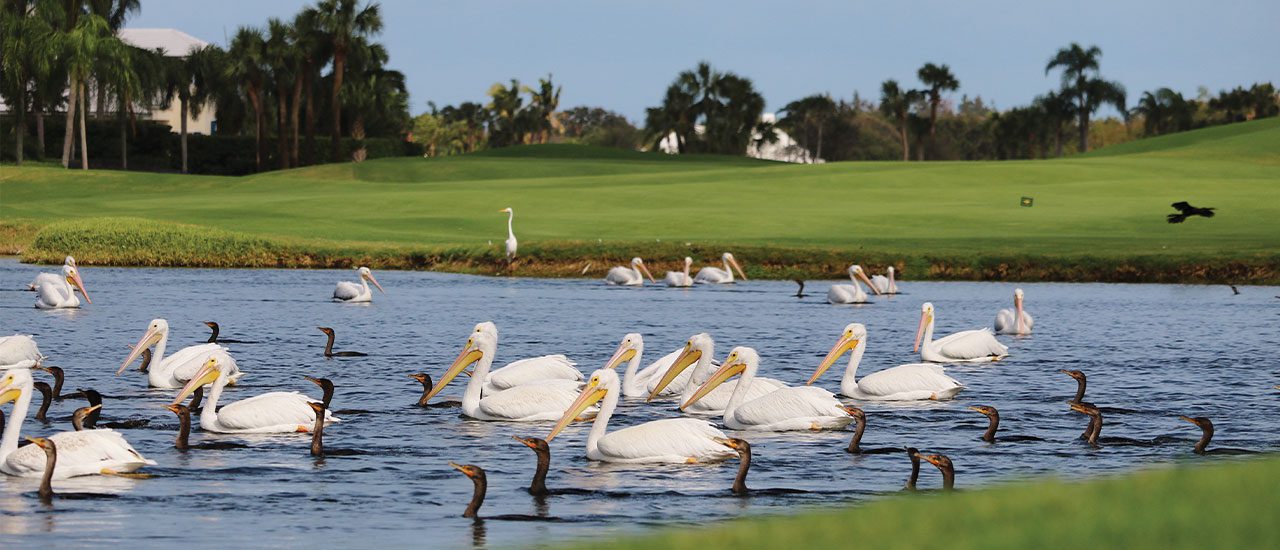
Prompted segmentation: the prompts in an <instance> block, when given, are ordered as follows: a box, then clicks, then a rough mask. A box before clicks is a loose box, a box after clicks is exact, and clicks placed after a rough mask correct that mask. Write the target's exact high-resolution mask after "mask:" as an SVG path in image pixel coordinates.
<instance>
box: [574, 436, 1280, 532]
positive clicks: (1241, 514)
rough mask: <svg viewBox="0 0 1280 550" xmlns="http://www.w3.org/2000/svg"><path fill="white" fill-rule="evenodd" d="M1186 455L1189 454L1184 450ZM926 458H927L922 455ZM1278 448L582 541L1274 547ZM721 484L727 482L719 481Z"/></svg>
mask: <svg viewBox="0 0 1280 550" xmlns="http://www.w3.org/2000/svg"><path fill="white" fill-rule="evenodd" d="M1189 460H1193V461H1195V459H1189ZM925 467H926V468H928V467H929V465H928V464H926V465H925ZM1278 476H1280V459H1276V458H1275V457H1271V458H1267V459H1261V460H1253V461H1249V462H1244V463H1233V464H1216V465H1207V464H1202V465H1197V466H1180V467H1176V468H1167V467H1166V468H1164V469H1158V470H1151V471H1146V472H1139V473H1135V474H1130V475H1127V476H1124V477H1118V478H1112V479H1102V480H1093V481H1088V482H1084V483H1063V482H1058V481H1043V482H1039V483H1029V484H1020V485H1012V486H1007V487H994V488H989V489H982V490H978V491H965V492H958V493H955V494H936V493H935V494H931V495H909V494H908V495H904V496H902V497H900V498H894V499H891V500H887V501H883V502H875V503H871V504H867V505H864V506H854V507H848V508H845V509H842V510H835V511H825V512H810V513H807V514H800V515H796V516H792V517H773V518H764V519H761V518H755V519H745V520H737V521H730V522H725V523H722V524H718V525H716V526H715V527H712V528H708V529H699V530H688V529H685V530H682V531H677V530H675V529H669V530H667V531H666V532H664V533H661V534H658V535H652V536H647V537H635V538H630V539H623V540H617V541H593V542H591V543H589V545H582V546H581V547H582V548H598V547H600V543H601V542H605V543H606V545H607V546H608V547H609V548H616V549H619V550H622V549H629V548H666V549H672V550H682V549H689V550H708V549H713V548H734V549H743V548H788V547H793V546H795V545H796V543H797V542H798V541H803V547H804V548H847V547H852V548H903V549H911V550H922V549H926V548H948V549H965V548H973V549H983V550H985V549H990V548H1074V549H1083V548H1276V547H1277V546H1280V524H1278V523H1276V521H1275V511H1276V510H1277V509H1278V508H1280V492H1277V491H1276V490H1275V480H1276V479H1277V477H1278ZM726 492H727V489H726Z"/></svg>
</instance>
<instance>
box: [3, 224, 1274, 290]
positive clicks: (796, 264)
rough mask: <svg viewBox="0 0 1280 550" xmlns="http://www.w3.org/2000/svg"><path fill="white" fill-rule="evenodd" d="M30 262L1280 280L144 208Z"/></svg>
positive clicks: (29, 238)
mask: <svg viewBox="0 0 1280 550" xmlns="http://www.w3.org/2000/svg"><path fill="white" fill-rule="evenodd" d="M5 250H8V251H13V252H20V253H21V255H22V260H23V261H24V262H29V263H59V262H61V261H62V258H63V257H64V256H66V255H68V254H70V255H73V256H75V257H76V258H77V260H78V261H79V262H81V263H82V264H84V265H113V266H130V267H222V268H241V267H243V268H265V267H275V268H350V267H355V266H360V265H365V266H368V267H370V268H372V269H400V270H432V271H445V272H454V273H470V274H480V275H516V276H525V277H561V278H570V277H585V278H595V277H602V276H603V274H604V272H605V271H607V270H608V268H610V267H612V266H614V265H620V264H624V263H626V261H627V260H629V259H630V258H631V257H632V256H635V255H639V256H640V257H642V258H645V259H646V261H647V262H648V263H649V264H650V268H651V270H653V271H654V272H656V273H658V274H659V275H660V274H661V272H662V271H663V270H665V269H672V270H674V269H677V268H678V264H679V262H680V260H682V259H683V258H684V257H685V256H691V257H693V258H694V259H695V261H696V263H698V264H699V265H707V264H717V263H718V259H719V256H720V254H721V253H722V252H724V251H725V250H732V251H733V252H734V255H735V256H737V257H738V258H739V259H740V260H742V261H743V262H744V264H745V265H744V267H746V269H747V275H748V276H749V277H751V278H758V279H839V278H842V277H844V276H845V269H847V267H848V265H849V263H850V262H853V261H857V262H859V263H860V264H861V265H863V267H864V268H867V269H868V270H870V271H871V272H873V273H878V272H881V271H883V270H884V269H885V268H886V267H887V266H890V265H892V266H894V268H895V269H896V270H897V271H898V272H899V274H900V277H901V278H902V279H903V280H908V281H910V280H935V281H1056V282H1130V283H1199V284H1268V285H1277V284H1280V254H1274V255H1256V256H1242V257H1237V258H1223V257H1210V256H1203V257H1190V256H1189V257H1174V256H1170V255H1135V256H1132V257H1128V258H1103V257H1094V256H1047V255H1045V256H1041V255H1026V254H1010V255H999V254H987V255H981V256H968V255H966V256H958V255H957V256H951V255H941V254H929V253H922V252H915V251H912V252H907V253H903V252H901V251H891V250H877V249H874V248H866V247H854V248H848V249H841V248H824V247H803V246H761V245H746V246H743V245H732V244H728V243H699V244H686V243H677V242H590V241H538V242H526V243H522V244H521V248H520V256H519V257H518V258H517V260H516V262H515V264H514V265H513V266H511V269H510V270H508V266H507V262H506V258H505V257H503V254H502V250H501V243H497V244H494V245H481V244H476V245H432V246H403V245H388V244H385V243H355V242H334V241H324V240H301V239H287V238H273V237H263V236H255V235H250V234H246V233H239V232H233V231H227V230H223V229H216V228H209V227H202V226H196V225H186V224H179V223H172V222H161V221H153V220H146V219H140V218H82V219H74V220H65V221H58V222H53V223H49V224H46V225H38V224H36V223H29V222H24V221H13V222H5V223H3V224H0V251H5Z"/></svg>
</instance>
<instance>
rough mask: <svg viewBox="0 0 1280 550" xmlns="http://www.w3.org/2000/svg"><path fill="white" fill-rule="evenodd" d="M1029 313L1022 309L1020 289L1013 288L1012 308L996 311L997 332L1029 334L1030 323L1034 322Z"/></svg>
mask: <svg viewBox="0 0 1280 550" xmlns="http://www.w3.org/2000/svg"><path fill="white" fill-rule="evenodd" d="M1035 322H1036V321H1035V319H1032V318H1031V314H1030V313H1027V312H1025V311H1023V310H1022V289H1021V288H1015V289H1013V309H1002V310H1000V312H999V313H996V333H997V334H1031V325H1033V324H1035Z"/></svg>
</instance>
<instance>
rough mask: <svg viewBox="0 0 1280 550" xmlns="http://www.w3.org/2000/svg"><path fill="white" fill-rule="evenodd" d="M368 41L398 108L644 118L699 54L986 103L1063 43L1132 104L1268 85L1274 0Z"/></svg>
mask: <svg viewBox="0 0 1280 550" xmlns="http://www.w3.org/2000/svg"><path fill="white" fill-rule="evenodd" d="M309 3H311V2H307V1H304V0H219V1H218V2H208V1H206V0H147V1H144V2H143V5H142V13H141V14H139V15H137V16H135V17H134V18H133V19H132V20H131V21H130V22H129V24H128V26H131V27H173V28H178V29H182V30H184V31H186V32H188V33H191V34H193V35H195V36H197V37H199V38H202V39H205V40H209V41H211V42H216V43H220V44H225V40H224V37H225V36H230V35H232V34H234V32H235V29H236V27H238V26H240V25H259V26H261V25H264V24H265V22H266V20H267V18H268V17H272V16H276V17H282V18H289V17H291V16H292V15H293V14H294V13H296V12H297V10H298V9H299V8H300V7H301V6H303V5H306V4H309ZM381 3H382V8H383V16H384V19H385V21H386V28H385V29H384V31H383V34H382V36H381V37H380V40H381V41H382V42H383V43H384V44H386V46H387V47H388V49H389V50H390V53H391V64H392V65H393V66H394V67H395V68H397V69H399V70H401V71H403V72H404V73H405V75H406V76H407V77H408V83H409V92H410V94H411V101H412V103H411V110H412V111H413V112H414V113H415V114H416V113H418V112H421V111H424V110H426V103H427V101H428V100H433V101H435V102H436V103H437V104H440V105H444V104H452V103H457V102H461V101H467V100H472V101H479V100H484V99H485V96H484V92H485V91H486V90H487V89H488V87H489V86H490V85H491V84H493V83H494V82H499V81H502V82H505V81H507V80H508V79H510V78H512V77H515V78H519V79H520V80H521V81H522V82H527V83H534V82H536V81H537V79H538V78H539V77H541V76H545V75H546V74H548V73H552V74H553V75H554V79H555V81H556V82H557V83H559V84H561V85H563V86H564V93H563V95H562V96H561V105H562V106H565V107H568V106H573V105H580V104H587V105H599V106H603V107H606V108H609V109H613V110H616V111H619V112H621V113H623V114H624V115H627V116H628V117H629V118H631V119H632V120H633V121H638V120H639V119H641V118H642V117H643V113H644V108H645V107H648V106H653V105H656V104H657V103H658V102H659V100H660V99H661V97H662V92H663V90H664V89H665V87H666V85H667V84H668V83H669V82H670V81H671V80H672V79H673V78H674V77H675V75H676V73H678V72H679V71H681V70H683V69H686V68H689V67H692V66H693V65H694V64H696V63H697V62H698V61H699V60H707V61H710V62H711V63H712V64H713V65H714V66H716V67H717V68H719V69H722V70H731V71H734V72H736V73H738V74H740V75H743V76H747V77H749V78H751V79H752V80H753V81H754V82H755V83H756V86H757V89H759V90H760V91H761V93H763V94H764V96H765V99H766V100H767V101H768V110H770V111H773V110H777V109H778V108H780V107H781V106H783V105H785V104H786V103H787V102H789V101H791V100H793V99H797V98H800V97H803V96H805V95H808V94H812V93H822V92H825V93H830V94H831V95H832V96H835V97H842V98H847V97H850V96H851V95H852V94H853V92H854V91H855V90H856V91H858V92H860V93H861V94H862V96H863V97H864V98H870V99H874V98H875V97H876V96H877V94H878V93H879V87H880V82H881V81H883V80H885V79H886V78H896V79H898V80H899V81H900V82H903V83H904V84H905V83H910V84H909V85H915V84H916V80H915V71H916V69H917V68H918V67H919V66H920V65H921V64H923V63H924V62H926V61H932V62H936V63H946V64H948V65H950V66H951V68H952V71H953V72H954V73H955V74H956V76H957V77H958V78H959V80H960V83H961V89H960V91H959V92H958V93H957V94H956V98H957V99H958V98H959V95H960V94H968V95H970V96H973V95H981V96H982V97H983V98H984V99H988V100H993V101H994V102H995V103H996V105H997V106H999V107H1000V108H1002V109H1003V108H1008V107H1011V106H1015V105H1019V104H1024V103H1027V102H1029V101H1030V100H1031V98H1032V97H1034V96H1035V95H1037V94H1040V93H1043V92H1045V91H1047V90H1049V89H1050V88H1052V87H1055V86H1056V85H1057V77H1056V75H1050V76H1046V75H1045V74H1044V65H1045V62H1046V61H1047V60H1048V58H1049V57H1050V56H1051V55H1052V54H1053V52H1054V51H1055V50H1056V49H1057V48H1059V47H1061V46H1064V45H1066V44H1068V43H1070V42H1072V41H1078V42H1081V43H1082V44H1085V45H1089V44H1097V45H1098V46H1100V47H1101V48H1102V50H1103V58H1102V70H1103V74H1104V75H1105V76H1106V77H1108V78H1111V79H1114V80H1119V81H1120V82H1121V83H1122V84H1124V85H1125V87H1126V88H1127V89H1128V91H1129V97H1130V100H1129V101H1130V103H1131V104H1132V103H1133V102H1134V101H1136V98H1137V97H1138V96H1139V95H1140V94H1141V92H1142V91H1144V90H1150V89H1154V88H1157V87H1161V86H1169V87H1171V88H1174V89H1175V90H1179V91H1181V92H1183V93H1184V94H1188V95H1192V96H1194V95H1195V93H1196V90H1197V88H1198V87H1199V86H1207V87H1208V88H1210V89H1211V90H1214V91H1216V90H1218V89H1221V88H1228V87H1234V86H1236V85H1248V84H1251V83H1253V82H1255V81H1267V80H1270V81H1274V82H1276V83H1278V84H1280V62H1277V59H1278V58H1280V42H1278V41H1277V40H1276V36H1277V35H1276V33H1275V25H1276V22H1277V21H1280V2H1277V1H1275V0H1240V1H1233V0H1225V1H1224V2H1218V3H1215V4H1218V5H1214V6H1213V7H1210V4H1209V3H1206V2H1202V1H1187V0H1135V1H1125V0H1111V1H1095V0H1077V1H1074V2H1055V3H1049V2H1027V1H1021V2H1019V1H998V0H968V1H964V2H956V1H900V2H890V1H885V2H864V1H847V2H839V1H793V2H777V1H771V2H762V1H755V0H736V1H695V0H688V1H674V0H670V1H669V0H650V1H645V2H636V1H627V0H618V1H607V0H600V1H597V2H589V1H573V0H541V1H537V2H534V1H520V0H489V1H484V0H472V1H463V0H435V1H410V0H384V1H382V2H381Z"/></svg>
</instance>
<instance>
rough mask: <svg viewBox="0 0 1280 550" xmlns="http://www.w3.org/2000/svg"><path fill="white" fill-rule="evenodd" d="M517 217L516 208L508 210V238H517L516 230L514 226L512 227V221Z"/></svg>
mask: <svg viewBox="0 0 1280 550" xmlns="http://www.w3.org/2000/svg"><path fill="white" fill-rule="evenodd" d="M515 219H516V211H515V210H512V211H510V212H507V238H508V239H514V238H516V232H515V231H514V230H512V227H511V223H512V222H513V221H515Z"/></svg>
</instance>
